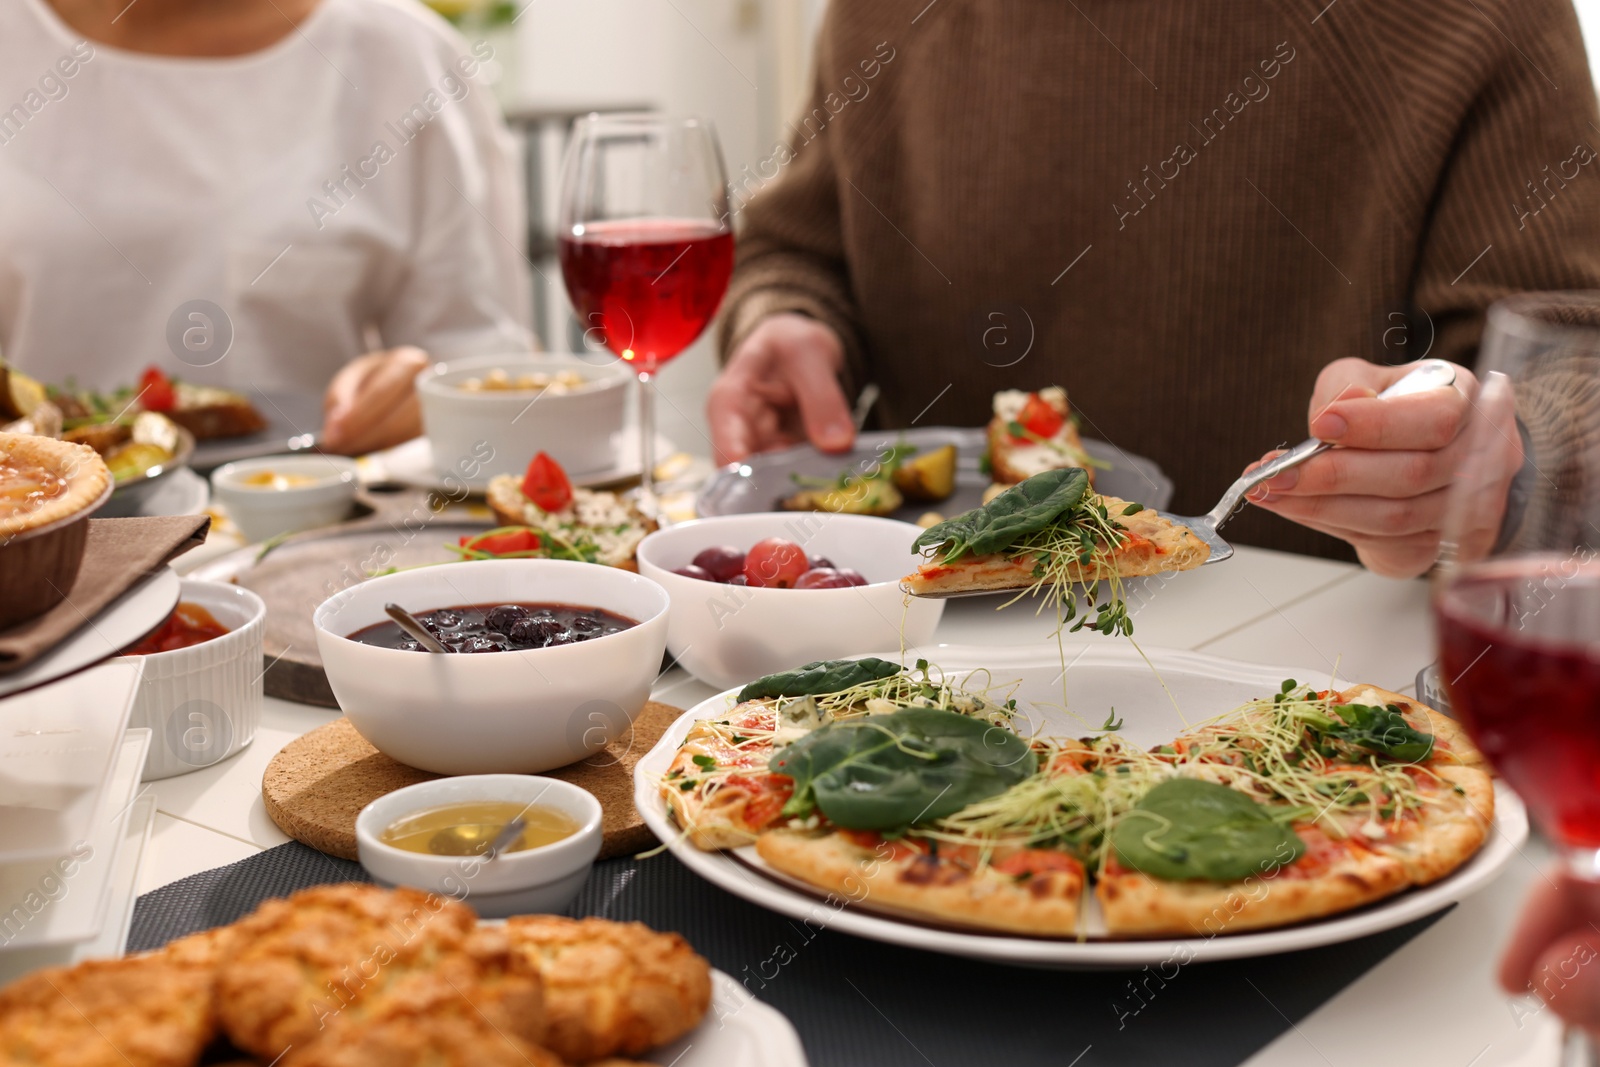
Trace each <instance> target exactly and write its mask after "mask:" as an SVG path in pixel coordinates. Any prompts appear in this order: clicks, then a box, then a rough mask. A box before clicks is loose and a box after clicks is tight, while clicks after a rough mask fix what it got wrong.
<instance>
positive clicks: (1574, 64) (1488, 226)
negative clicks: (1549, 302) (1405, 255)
mask: <svg viewBox="0 0 1600 1067" xmlns="http://www.w3.org/2000/svg"><path fill="white" fill-rule="evenodd" d="M1485 7H1486V9H1487V14H1486V15H1485V18H1489V19H1492V21H1493V22H1494V23H1495V24H1496V25H1497V26H1498V27H1499V28H1500V30H1503V34H1502V33H1500V32H1498V31H1497V30H1495V29H1493V28H1491V27H1490V26H1487V25H1485V26H1483V27H1482V32H1483V33H1484V34H1485V35H1487V36H1488V38H1489V39H1490V40H1492V41H1493V42H1495V44H1497V45H1498V47H1497V48H1496V50H1495V53H1494V60H1493V62H1492V64H1491V65H1490V66H1489V67H1488V69H1487V70H1486V71H1485V76H1484V81H1483V84H1482V86H1481V88H1480V89H1479V91H1478V93H1477V94H1476V97H1475V98H1474V99H1473V101H1472V103H1471V105H1470V107H1469V108H1468V110H1467V113H1466V115H1465V116H1464V119H1463V121H1462V123H1461V125H1460V128H1459V130H1458V132H1457V134H1456V139H1455V144H1454V148H1453V151H1452V153H1451V156H1450V161H1449V163H1448V164H1447V166H1446V168H1445V170H1444V172H1443V173H1442V174H1441V175H1440V177H1439V181H1438V186H1437V191H1436V195H1435V200H1434V206H1433V210H1432V212H1431V218H1430V220H1429V222H1428V225H1427V228H1426V230H1425V234H1424V238H1423V242H1422V247H1421V248H1420V249H1419V251H1418V258H1417V271H1416V275H1415V278H1416V281H1415V285H1414V301H1415V305H1416V307H1417V308H1418V309H1419V310H1420V311H1421V312H1422V313H1423V315H1425V316H1426V317H1427V319H1428V320H1429V321H1430V322H1431V324H1432V327H1433V329H1432V337H1433V345H1432V349H1431V351H1430V353H1429V354H1430V355H1434V356H1439V357H1441V358H1444V359H1449V360H1453V361H1455V362H1458V363H1463V364H1465V365H1468V366H1470V365H1472V363H1473V362H1474V360H1475V358H1476V352H1477V346H1478V341H1479V338H1480V336H1481V335H1482V331H1483V324H1484V313H1485V311H1486V310H1487V309H1488V306H1489V305H1490V304H1492V303H1493V302H1494V301H1496V300H1498V299H1500V298H1501V297H1503V296H1506V295H1508V294H1510V293H1514V292H1518V291H1525V290H1551V289H1595V288H1600V156H1597V155H1596V151H1595V148H1596V146H1600V114H1597V112H1596V106H1595V92H1594V82H1593V80H1592V79H1593V75H1592V74H1591V72H1590V70H1589V63H1588V59H1587V57H1586V56H1585V54H1584V48H1583V38H1582V37H1581V36H1580V34H1579V30H1578V21H1577V16H1576V14H1575V12H1574V11H1573V8H1572V4H1571V3H1570V0H1517V2H1515V3H1500V4H1492V5H1485Z"/></svg>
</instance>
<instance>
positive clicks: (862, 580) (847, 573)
mask: <svg viewBox="0 0 1600 1067" xmlns="http://www.w3.org/2000/svg"><path fill="white" fill-rule="evenodd" d="M839 577H841V578H843V579H844V580H845V581H846V582H848V583H849V584H851V585H866V584H867V579H866V576H865V575H863V574H862V573H861V572H860V571H858V570H856V569H855V568H854V567H841V568H839Z"/></svg>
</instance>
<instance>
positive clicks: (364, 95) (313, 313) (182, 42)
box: [0, 0, 531, 452]
mask: <svg viewBox="0 0 1600 1067" xmlns="http://www.w3.org/2000/svg"><path fill="white" fill-rule="evenodd" d="M491 58H492V54H491V53H490V50H489V48H488V46H487V45H486V44H483V43H480V44H478V45H476V46H474V47H472V48H468V47H467V45H466V44H465V42H463V41H462V40H461V38H460V37H459V36H457V35H456V34H455V33H453V32H452V31H451V30H450V29H449V27H448V26H447V25H446V24H445V23H444V22H443V21H442V20H441V19H439V18H438V17H437V16H435V15H434V14H433V13H432V12H429V11H428V10H426V9H425V8H423V7H422V6H421V5H420V4H419V3H416V2H415V0H230V2H228V3H217V2H216V0H132V2H129V0H4V2H3V3H0V353H3V355H4V356H5V358H6V359H7V360H8V361H10V362H11V363H13V364H14V365H16V366H18V367H19V368H20V369H22V370H24V371H26V372H28V373H30V374H33V375H34V376H36V377H40V378H43V379H45V380H47V381H51V382H63V381H66V380H68V379H72V380H75V381H76V382H77V383H78V384H79V385H80V386H82V387H85V388H96V389H108V388H111V387H114V386H116V385H121V384H127V383H130V382H132V381H135V380H136V379H137V378H138V376H139V373H140V371H141V370H142V369H143V368H144V367H145V366H146V365H148V364H151V363H154V364H156V365H157V366H159V367H161V368H162V369H163V370H165V371H166V372H167V373H168V374H170V375H173V376H176V377H181V378H184V379H187V380H190V381H196V382H202V383H209V384H216V385H225V386H231V387H236V388H251V387H255V388H259V389H263V390H268V391H272V390H295V389H299V390H319V389H323V388H324V387H326V388H327V394H326V407H327V410H326V421H325V427H324V430H325V440H326V442H327V444H328V446H329V447H331V448H333V449H336V450H340V451H349V452H356V451H365V450H368V449H371V448H376V447H382V446H384V445H388V444H392V443H395V442H396V441H399V440H403V439H405V438H406V437H409V436H411V435H412V434H414V433H416V431H417V417H416V407H415V399H414V398H413V397H412V395H411V384H410V383H411V379H412V378H413V377H414V376H415V374H416V372H417V371H418V370H419V369H421V367H422V366H424V365H425V364H426V362H427V361H428V359H429V358H430V357H431V358H449V357H452V356H458V355H462V354H467V353H478V352H491V351H502V352H503V351H513V350H526V349H527V348H528V347H529V346H530V343H531V340H530V333H529V330H528V302H529V286H528V283H527V277H526V272H525V263H524V260H523V258H522V255H521V253H520V251H519V248H520V242H521V240H522V236H523V234H524V232H525V230H524V227H523V218H522V208H521V200H520V195H519V190H518V187H517V180H516V171H515V168H514V166H513V164H512V152H511V150H510V146H509V137H508V134H507V133H506V130H505V127H504V125H503V123H502V122H501V120H500V118H499V114H498V111H497V110H496V107H495V103H494V100H493V98H492V96H491V94H490V91H489V86H488V85H487V84H486V83H485V80H484V78H483V75H482V68H483V66H484V64H485V62H486V61H488V60H490V59H491ZM230 335H231V336H230ZM301 429H303V430H311V429H313V427H303V428H301Z"/></svg>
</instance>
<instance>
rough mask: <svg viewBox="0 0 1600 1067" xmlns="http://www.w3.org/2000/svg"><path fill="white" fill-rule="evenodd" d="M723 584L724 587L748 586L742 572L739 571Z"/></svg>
mask: <svg viewBox="0 0 1600 1067" xmlns="http://www.w3.org/2000/svg"><path fill="white" fill-rule="evenodd" d="M723 584H724V585H749V584H750V583H749V582H748V581H747V580H746V579H745V576H744V572H743V571H740V572H739V573H738V574H735V575H734V576H733V577H732V578H729V579H728V580H727V581H726V582H724V583H723Z"/></svg>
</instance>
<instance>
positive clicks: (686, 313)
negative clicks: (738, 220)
mask: <svg viewBox="0 0 1600 1067" xmlns="http://www.w3.org/2000/svg"><path fill="white" fill-rule="evenodd" d="M556 243H557V252H558V256H559V258H560V261H561V276H562V279H563V280H564V281H565V282H566V287H567V295H568V297H569V298H570V299H571V300H572V306H573V309H574V311H575V312H576V313H577V316H578V321H579V322H580V323H581V324H582V325H583V327H584V339H585V341H586V342H588V343H598V344H601V345H604V346H605V347H606V348H607V349H609V350H610V351H611V352H613V353H614V354H616V355H617V356H618V357H619V358H620V359H622V360H624V361H626V362H627V363H628V364H629V365H630V366H631V367H632V368H633V369H634V371H635V373H636V374H637V375H638V378H639V424H640V426H639V428H640V434H639V441H640V449H641V456H640V460H641V467H642V468H643V471H642V484H641V486H640V497H641V501H640V502H641V504H642V505H643V506H645V507H646V509H647V510H650V511H652V512H653V511H655V510H656V507H655V486H654V467H655V456H654V445H655V418H654V396H653V392H652V387H651V386H652V380H653V378H654V376H655V374H656V372H657V371H658V370H659V369H660V367H661V366H662V365H663V364H665V363H666V362H667V361H669V360H671V359H673V358H674V357H676V356H677V355H678V354H679V353H681V352H682V351H683V350H684V349H685V348H687V347H689V345H691V344H693V343H694V341H695V340H696V339H697V338H698V337H699V336H700V335H701V334H702V333H703V332H705V328H706V327H707V326H708V325H709V324H710V322H711V320H712V318H713V317H715V315H716V313H717V308H718V307H719V306H720V305H721V303H722V298H723V295H724V294H725V293H726V292H727V289H728V279H729V278H730V277H731V275H732V273H733V222H732V213H731V210H730V208H729V200H728V179H727V171H726V168H725V167H724V166H723V162H722V150H721V148H720V147H719V145H718V143H717V135H716V131H715V129H714V128H713V127H712V125H711V123H710V122H709V121H707V120H705V119H701V118H673V117H669V116H665V115H657V114H653V113H623V114H609V115H590V116H587V117H586V118H583V119H580V120H579V121H578V122H577V124H576V126H575V127H574V129H573V134H572V141H571V144H570V146H569V147H568V149H567V156H566V161H565V163H564V165H563V170H562V180H561V210H560V221H559V226H558V236H557V242H556Z"/></svg>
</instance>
